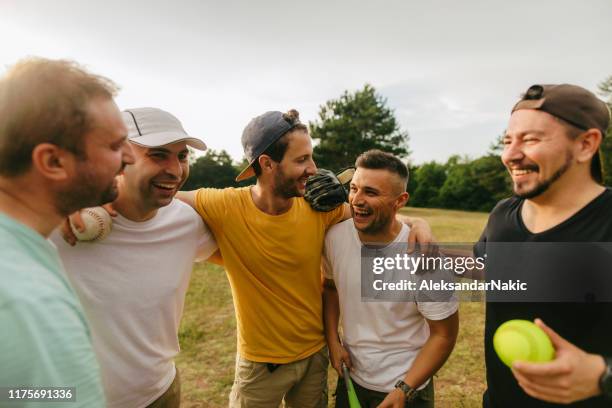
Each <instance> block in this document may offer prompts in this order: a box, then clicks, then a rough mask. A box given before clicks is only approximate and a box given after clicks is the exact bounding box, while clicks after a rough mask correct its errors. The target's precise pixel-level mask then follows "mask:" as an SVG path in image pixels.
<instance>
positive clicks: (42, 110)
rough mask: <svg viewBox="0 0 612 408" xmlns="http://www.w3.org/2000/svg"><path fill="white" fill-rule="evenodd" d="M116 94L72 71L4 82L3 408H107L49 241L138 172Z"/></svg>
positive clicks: (0, 167)
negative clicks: (121, 177) (126, 170)
mask: <svg viewBox="0 0 612 408" xmlns="http://www.w3.org/2000/svg"><path fill="white" fill-rule="evenodd" d="M115 92H116V88H115V86H114V84H113V83H112V82H111V81H109V80H107V79H106V78H103V77H99V76H96V75H92V74H90V73H88V72H86V71H84V70H83V69H81V68H80V67H79V66H78V65H76V64H75V63H71V62H67V61H52V60H45V59H28V60H24V61H22V62H20V63H18V64H16V65H15V66H14V67H13V68H11V69H10V70H9V71H8V72H7V74H6V75H5V76H4V78H2V79H1V80H0V367H1V368H0V406H24V407H33V406H47V404H46V403H47V402H49V401H56V402H59V401H61V400H63V401H73V402H71V403H70V404H69V405H70V406H71V407H103V406H105V401H104V397H103V393H102V386H101V382H100V373H99V366H98V363H97V361H96V359H95V355H94V352H93V348H92V344H91V337H90V334H89V329H88V326H87V322H86V321H85V317H84V314H83V310H82V308H81V305H80V304H79V302H78V300H77V297H76V295H75V294H74V292H73V290H72V288H71V287H70V285H69V284H68V281H67V280H66V278H65V277H64V274H63V267H62V264H61V262H60V260H59V257H58V256H57V253H56V251H55V249H54V247H53V246H52V245H51V244H50V243H49V242H48V241H47V240H46V237H47V236H48V235H49V234H50V233H51V231H52V230H53V229H54V228H55V227H57V225H59V224H60V223H61V221H62V220H63V219H64V218H65V217H66V216H67V215H68V214H70V213H72V212H74V211H76V210H78V209H80V208H83V207H90V206H95V205H100V204H102V203H106V202H110V201H113V200H114V199H115V197H116V196H117V186H116V181H115V176H116V175H117V174H118V173H120V172H121V171H122V170H123V167H124V166H125V165H126V164H130V163H133V156H132V152H131V150H130V147H129V144H128V143H127V140H126V135H127V130H126V129H125V125H124V124H123V120H122V118H121V116H120V113H119V110H118V109H117V106H116V105H115V103H114V101H113V95H114V94H115ZM37 396H38V397H39V399H38V401H36V397H37ZM41 398H42V399H41ZM60 405H61V406H66V405H67V404H66V402H64V403H63V404H60ZM58 406H59V405H58Z"/></svg>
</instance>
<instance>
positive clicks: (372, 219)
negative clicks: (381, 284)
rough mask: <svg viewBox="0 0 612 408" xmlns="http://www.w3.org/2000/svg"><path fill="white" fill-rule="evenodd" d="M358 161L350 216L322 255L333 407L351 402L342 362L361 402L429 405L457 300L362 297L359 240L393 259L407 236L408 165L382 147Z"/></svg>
mask: <svg viewBox="0 0 612 408" xmlns="http://www.w3.org/2000/svg"><path fill="white" fill-rule="evenodd" d="M355 167H356V168H357V170H356V171H355V175H354V176H353V179H352V181H351V184H350V193H349V205H350V208H351V212H352V214H353V218H352V219H349V220H346V221H344V222H341V223H339V224H337V225H334V226H333V227H332V228H331V229H330V230H329V232H328V233H327V236H326V237H325V252H324V254H325V256H324V262H323V265H324V271H325V281H324V292H323V299H324V301H323V304H324V308H325V309H324V316H325V334H326V337H327V345H328V347H329V351H330V360H331V364H332V366H333V367H334V368H335V369H336V371H337V372H338V374H339V376H340V377H339V379H338V386H337V389H336V407H348V406H349V403H348V396H347V389H346V383H345V379H344V378H343V377H344V376H343V373H342V365H343V364H344V365H346V366H347V367H349V368H350V369H351V377H352V379H353V383H354V387H355V391H356V393H357V397H358V398H359V401H360V403H361V405H362V406H364V407H374V406H380V407H404V406H406V407H433V406H434V386H433V375H434V374H435V373H436V372H437V371H438V370H439V369H440V367H442V365H443V364H444V362H445V361H446V359H447V358H448V356H449V355H450V353H451V351H452V350H453V347H454V345H455V341H456V339H457V332H458V329H459V318H458V312H457V306H458V305H457V302H456V301H454V300H453V301H449V302H433V301H427V302H421V301H401V300H400V301H397V300H396V301H392V299H391V298H389V299H388V300H389V301H372V302H366V301H362V277H361V262H362V255H361V253H362V252H361V251H362V247H363V246H364V245H368V246H370V247H372V246H375V247H376V248H377V250H376V251H377V252H376V253H377V254H383V255H384V256H386V257H389V258H393V257H394V256H395V254H396V253H397V251H394V250H396V249H400V250H401V248H403V245H402V244H401V243H403V242H407V240H408V234H409V227H408V226H407V225H404V224H403V223H401V222H399V221H398V220H397V219H396V214H397V212H398V211H399V210H400V209H401V208H402V207H404V206H405V205H406V202H407V201H408V193H407V192H406V186H407V183H408V169H407V167H406V165H405V164H404V163H402V161H401V160H399V159H398V158H397V157H395V156H393V155H392V154H389V153H385V152H382V151H380V150H369V151H367V152H365V153H363V154H362V155H361V156H359V157H358V158H357V161H356V163H355ZM377 256H380V255H377ZM381 300H382V299H381ZM340 315H342V339H340V337H339V331H338V321H339V317H340Z"/></svg>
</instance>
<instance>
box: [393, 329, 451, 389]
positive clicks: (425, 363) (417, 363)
mask: <svg viewBox="0 0 612 408" xmlns="http://www.w3.org/2000/svg"><path fill="white" fill-rule="evenodd" d="M454 346H455V341H454V339H450V338H446V337H442V336H430V337H429V339H428V340H427V342H426V343H425V344H424V345H423V348H422V349H421V351H419V354H418V355H417V356H416V359H415V360H414V363H413V364H412V367H410V370H408V372H407V373H406V376H405V378H404V382H405V383H406V384H408V385H410V386H411V387H413V388H417V387H419V386H421V385H422V384H423V383H424V382H425V381H427V379H429V378H431V377H433V375H434V374H435V373H436V372H437V371H438V370H439V369H440V368H441V367H442V366H443V365H444V363H445V362H446V360H447V359H448V356H449V355H450V354H451V352H452V351H453V347H454Z"/></svg>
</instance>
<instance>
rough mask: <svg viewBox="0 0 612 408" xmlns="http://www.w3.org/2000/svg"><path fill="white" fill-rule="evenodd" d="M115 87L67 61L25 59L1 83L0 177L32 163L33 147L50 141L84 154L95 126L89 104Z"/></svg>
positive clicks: (107, 95)
mask: <svg viewBox="0 0 612 408" xmlns="http://www.w3.org/2000/svg"><path fill="white" fill-rule="evenodd" d="M116 92H117V86H116V85H115V84H114V83H113V82H112V81H110V80H109V79H107V78H104V77H102V76H98V75H94V74H91V73H89V72H87V71H86V70H85V69H83V68H82V67H81V66H79V65H78V64H77V63H75V62H72V61H65V60H49V59H44V58H29V59H25V60H22V61H20V62H18V63H17V64H15V65H14V66H13V67H12V68H11V69H10V70H9V71H8V72H7V74H6V75H5V76H4V78H2V80H1V81H0V175H4V176H9V177H15V176H18V175H21V174H23V173H25V172H26V171H27V170H29V169H30V167H31V164H32V151H33V150H34V148H35V147H36V146H37V145H39V144H41V143H52V144H54V145H57V146H59V147H61V148H63V149H66V150H68V151H70V152H72V153H74V154H75V155H76V156H77V157H80V158H85V139H84V135H85V134H86V133H87V132H89V131H90V130H91V128H92V126H93V123H92V122H93V118H92V117H91V114H90V112H89V102H90V101H92V100H93V99H95V98H107V99H112V98H113V96H114V95H115V94H116Z"/></svg>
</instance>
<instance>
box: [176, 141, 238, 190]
mask: <svg viewBox="0 0 612 408" xmlns="http://www.w3.org/2000/svg"><path fill="white" fill-rule="evenodd" d="M237 175H238V170H237V169H236V168H235V167H234V165H233V163H232V158H231V156H230V155H229V154H228V153H227V152H226V151H225V150H221V151H220V152H216V151H215V150H207V151H206V153H205V154H204V156H200V157H198V158H197V159H196V160H195V161H194V162H193V163H192V164H191V166H190V174H189V178H188V179H187V182H186V183H185V185H184V186H183V190H194V189H196V188H200V187H215V188H224V187H231V186H235V185H237V183H236V182H235V181H234V180H235V178H236V176H237Z"/></svg>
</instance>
